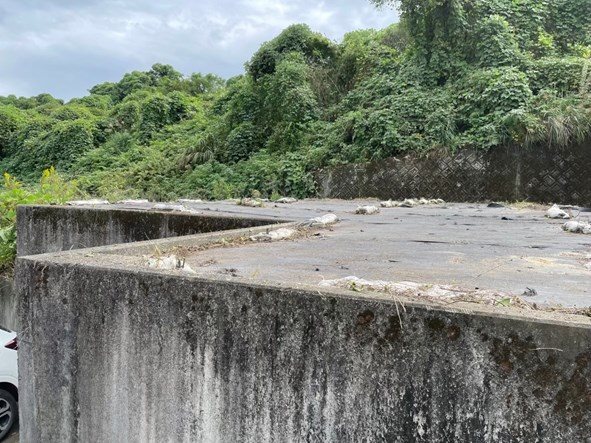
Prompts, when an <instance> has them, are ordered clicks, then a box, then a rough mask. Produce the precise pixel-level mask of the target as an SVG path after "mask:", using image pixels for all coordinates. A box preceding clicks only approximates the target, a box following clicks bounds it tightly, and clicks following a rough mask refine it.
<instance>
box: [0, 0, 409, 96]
mask: <svg viewBox="0 0 591 443" xmlns="http://www.w3.org/2000/svg"><path fill="white" fill-rule="evenodd" d="M396 21H398V16H397V13H396V11H394V10H392V9H376V8H375V7H374V6H372V5H371V4H370V3H369V1H368V0H326V1H317V0H193V1H190V0H102V1H101V0H0V95H9V94H15V95H17V96H31V95H37V94H40V93H44V92H49V93H50V94H52V95H54V96H55V97H58V98H62V99H66V100H67V99H70V98H72V97H79V96H83V95H86V94H87V91H88V89H90V88H91V87H92V86H93V85H95V84H98V83H102V82H104V81H117V80H119V79H120V78H121V77H122V75H123V74H124V73H126V72H129V71H133V70H148V69H149V68H150V66H152V65H153V64H154V63H168V64H171V65H173V66H174V67H175V68H176V69H177V70H179V71H181V72H182V73H183V74H191V73H193V72H203V73H207V72H213V73H215V74H218V75H220V76H222V77H224V78H229V77H232V76H234V75H237V74H240V73H242V72H243V69H244V63H245V62H246V61H247V60H248V59H249V58H250V56H251V55H252V54H253V53H254V52H255V51H256V50H257V48H258V47H259V46H260V45H261V43H263V42H265V41H267V40H270V39H272V38H273V37H275V36H276V35H277V34H278V33H279V32H281V30H283V29H284V28H285V27H287V26H289V25H290V24H293V23H307V24H308V25H309V26H310V27H311V28H312V29H313V30H314V31H318V32H321V33H323V34H324V35H326V36H327V37H329V38H330V39H332V40H340V39H341V38H342V37H343V35H344V34H345V33H347V32H349V31H352V30H355V29H363V28H377V29H379V28H383V27H385V26H388V25H389V24H391V23H394V22H396Z"/></svg>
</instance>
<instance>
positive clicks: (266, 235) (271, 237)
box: [250, 228, 297, 242]
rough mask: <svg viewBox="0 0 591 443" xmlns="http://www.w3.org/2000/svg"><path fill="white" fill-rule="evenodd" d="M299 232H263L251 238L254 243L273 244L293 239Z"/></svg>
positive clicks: (289, 230)
mask: <svg viewBox="0 0 591 443" xmlns="http://www.w3.org/2000/svg"><path fill="white" fill-rule="evenodd" d="M296 233H297V231H296V230H295V229H288V228H279V229H276V230H274V231H269V232H261V233H259V234H256V235H253V236H251V237H250V239H251V240H252V241H258V242H272V241H279V240H286V239H288V238H292V237H293V236H294V235H295V234H296Z"/></svg>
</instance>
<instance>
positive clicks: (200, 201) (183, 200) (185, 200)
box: [177, 198, 203, 205]
mask: <svg viewBox="0 0 591 443" xmlns="http://www.w3.org/2000/svg"><path fill="white" fill-rule="evenodd" d="M177 202H179V203H180V204H181V205H186V204H191V203H203V200H200V199H190V198H179V199H178V200H177Z"/></svg>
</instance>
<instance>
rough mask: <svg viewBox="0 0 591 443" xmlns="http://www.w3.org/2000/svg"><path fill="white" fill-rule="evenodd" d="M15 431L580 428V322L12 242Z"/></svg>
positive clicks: (588, 369)
mask: <svg viewBox="0 0 591 443" xmlns="http://www.w3.org/2000/svg"><path fill="white" fill-rule="evenodd" d="M16 278H17V286H18V288H19V292H20V294H21V297H22V307H23V310H22V312H23V318H22V321H23V330H24V331H25V332H24V333H23V334H22V340H21V349H20V351H19V353H20V354H19V364H20V366H19V370H20V376H21V382H22V384H21V393H20V402H21V423H22V424H21V438H22V441H25V442H44V443H51V442H64V441H71V442H73V441H82V442H90V441H93V442H162V441H185V442H194V441H211V442H236V441H240V442H257V443H258V442H264V441H290V442H291V441H294V442H296V441H333V442H343V441H392V442H395V441H401V442H435V441H437V442H452V441H465V442H513V441H516V442H517V441H518V442H530V441H531V442H533V441H542V442H552V443H555V442H584V441H588V440H586V439H588V438H590V437H591V346H590V337H591V326H590V323H589V322H583V321H582V322H581V323H580V324H576V323H568V322H566V321H564V322H562V321H541V320H533V319H531V318H517V317H508V316H504V315H503V316H501V315H499V314H497V313H495V312H496V311H494V310H493V311H492V312H491V313H488V314H486V313H482V312H481V313H478V312H476V313H474V312H461V311H460V310H459V309H458V310H457V311H456V310H453V309H452V308H450V309H447V310H446V309H442V308H436V309H433V310H432V309H429V308H428V307H425V306H420V305H412V304H407V305H406V311H404V310H403V309H402V307H401V306H400V305H398V306H397V305H396V303H395V302H394V301H393V300H384V299H382V300H380V299H377V298H374V299H371V298H364V297H363V296H361V295H354V294H353V295H348V296H347V295H344V294H337V293H334V292H330V293H324V294H319V293H318V292H317V291H315V292H306V291H296V290H287V289H279V288H272V287H263V286H254V285H250V286H249V285H247V284H245V283H240V282H235V281H223V280H220V281H204V280H199V279H197V278H194V277H193V278H190V277H182V276H178V275H177V276H172V275H164V274H157V273H149V272H141V271H136V270H124V269H106V268H105V267H100V268H92V267H89V266H85V265H80V264H76V263H73V264H68V263H67V262H65V261H64V260H63V259H62V260H61V262H57V261H55V260H53V258H52V256H37V257H25V258H19V259H18V260H17V265H16Z"/></svg>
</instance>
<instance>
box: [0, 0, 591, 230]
mask: <svg viewBox="0 0 591 443" xmlns="http://www.w3.org/2000/svg"><path fill="white" fill-rule="evenodd" d="M374 3H376V5H383V4H387V3H392V2H388V1H385V0H384V1H382V0H375V1H374ZM397 6H398V7H399V9H400V11H401V14H402V19H401V23H400V24H395V25H392V26H390V27H388V28H386V29H383V30H379V31H376V30H361V31H354V32H351V33H349V34H347V35H346V36H345V37H344V39H343V41H342V42H340V43H338V44H337V43H334V42H332V41H330V40H328V39H327V38H325V37H324V36H322V35H320V34H318V33H315V32H313V31H311V30H310V29H309V28H308V27H307V26H305V25H294V26H290V27H289V28H287V29H286V30H285V31H283V32H282V33H281V34H280V35H279V36H277V37H276V38H275V39H273V40H271V41H270V42H267V43H265V44H263V45H262V46H261V48H260V49H259V50H258V51H257V52H256V53H255V54H254V55H253V56H252V58H251V59H250V61H248V62H247V63H246V69H245V73H244V74H243V75H241V76H238V77H235V78H232V79H230V80H228V81H224V80H222V79H220V78H219V77H217V76H215V75H211V74H207V75H202V74H193V75H192V76H190V77H183V76H182V75H181V74H180V73H178V72H177V71H175V70H174V69H173V68H172V67H171V66H167V65H160V64H156V65H154V66H153V67H152V69H151V70H150V71H148V72H138V71H134V72H131V73H128V74H126V75H125V76H124V77H123V78H122V79H121V80H120V81H119V82H117V83H103V84H100V85H97V86H94V87H93V88H91V89H90V94H89V95H88V96H86V97H83V98H79V99H73V100H71V101H69V102H68V103H63V102H62V101H60V100H57V99H55V98H53V97H51V96H50V95H47V94H44V95H40V96H37V97H32V98H17V97H14V96H9V97H1V98H0V169H2V170H4V171H9V172H10V173H11V174H14V175H15V176H17V177H19V179H21V180H23V181H25V182H29V183H31V182H33V181H34V180H36V178H37V177H38V176H39V174H40V173H41V172H42V171H43V170H44V169H46V168H49V167H51V166H55V167H56V168H57V169H58V170H59V171H60V172H61V173H62V174H64V176H65V177H67V178H76V179H77V181H78V186H79V188H80V190H81V191H82V192H84V193H87V194H89V195H96V196H101V197H106V198H110V199H118V198H122V197H140V196H141V197H147V198H152V199H161V200H164V199H172V198H175V197H180V196H183V197H200V198H215V199H220V198H227V197H232V196H243V195H248V194H251V193H252V192H254V191H257V192H259V193H261V194H262V195H264V196H270V195H271V194H274V195H279V194H281V195H292V196H296V197H303V196H307V195H311V194H313V193H314V180H313V171H315V170H316V169H318V168H322V167H326V166H330V165H333V164H337V163H346V162H360V161H366V160H371V159H377V158H382V157H386V156H392V155H397V154H400V153H405V152H426V151H429V150H432V149H448V150H458V149H462V148H466V147H473V148H479V149H494V148H496V147H499V146H504V145H511V144H515V145H520V146H523V147H524V149H535V147H536V146H539V145H540V144H550V145H552V146H555V147H556V148H557V149H559V148H561V147H564V146H567V145H570V144H573V143H578V142H581V141H583V140H585V139H588V138H589V137H590V132H591V95H590V92H591V63H590V57H591V10H590V9H591V3H590V2H589V1H588V0H542V1H539V0H520V1H514V0H493V1H487V2H473V1H471V0H401V1H399V2H397ZM10 186H12V185H11V184H10V181H9V182H8V184H7V185H5V190H4V191H3V192H4V193H5V194H4V195H6V193H7V192H16V191H8V189H9V187H10ZM18 189H21V188H18ZM19 192H20V191H19ZM27 192H30V191H27ZM33 194H34V192H33ZM2 198H6V197H2ZM3 211H4V209H3ZM2 217H3V220H4V218H9V217H5V216H4V215H3V216H2ZM3 223H4V222H3ZM2 226H5V225H4V224H3V225H2ZM6 226H8V224H7V225H6ZM3 232H4V231H3ZM4 235H5V236H6V234H4Z"/></svg>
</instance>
